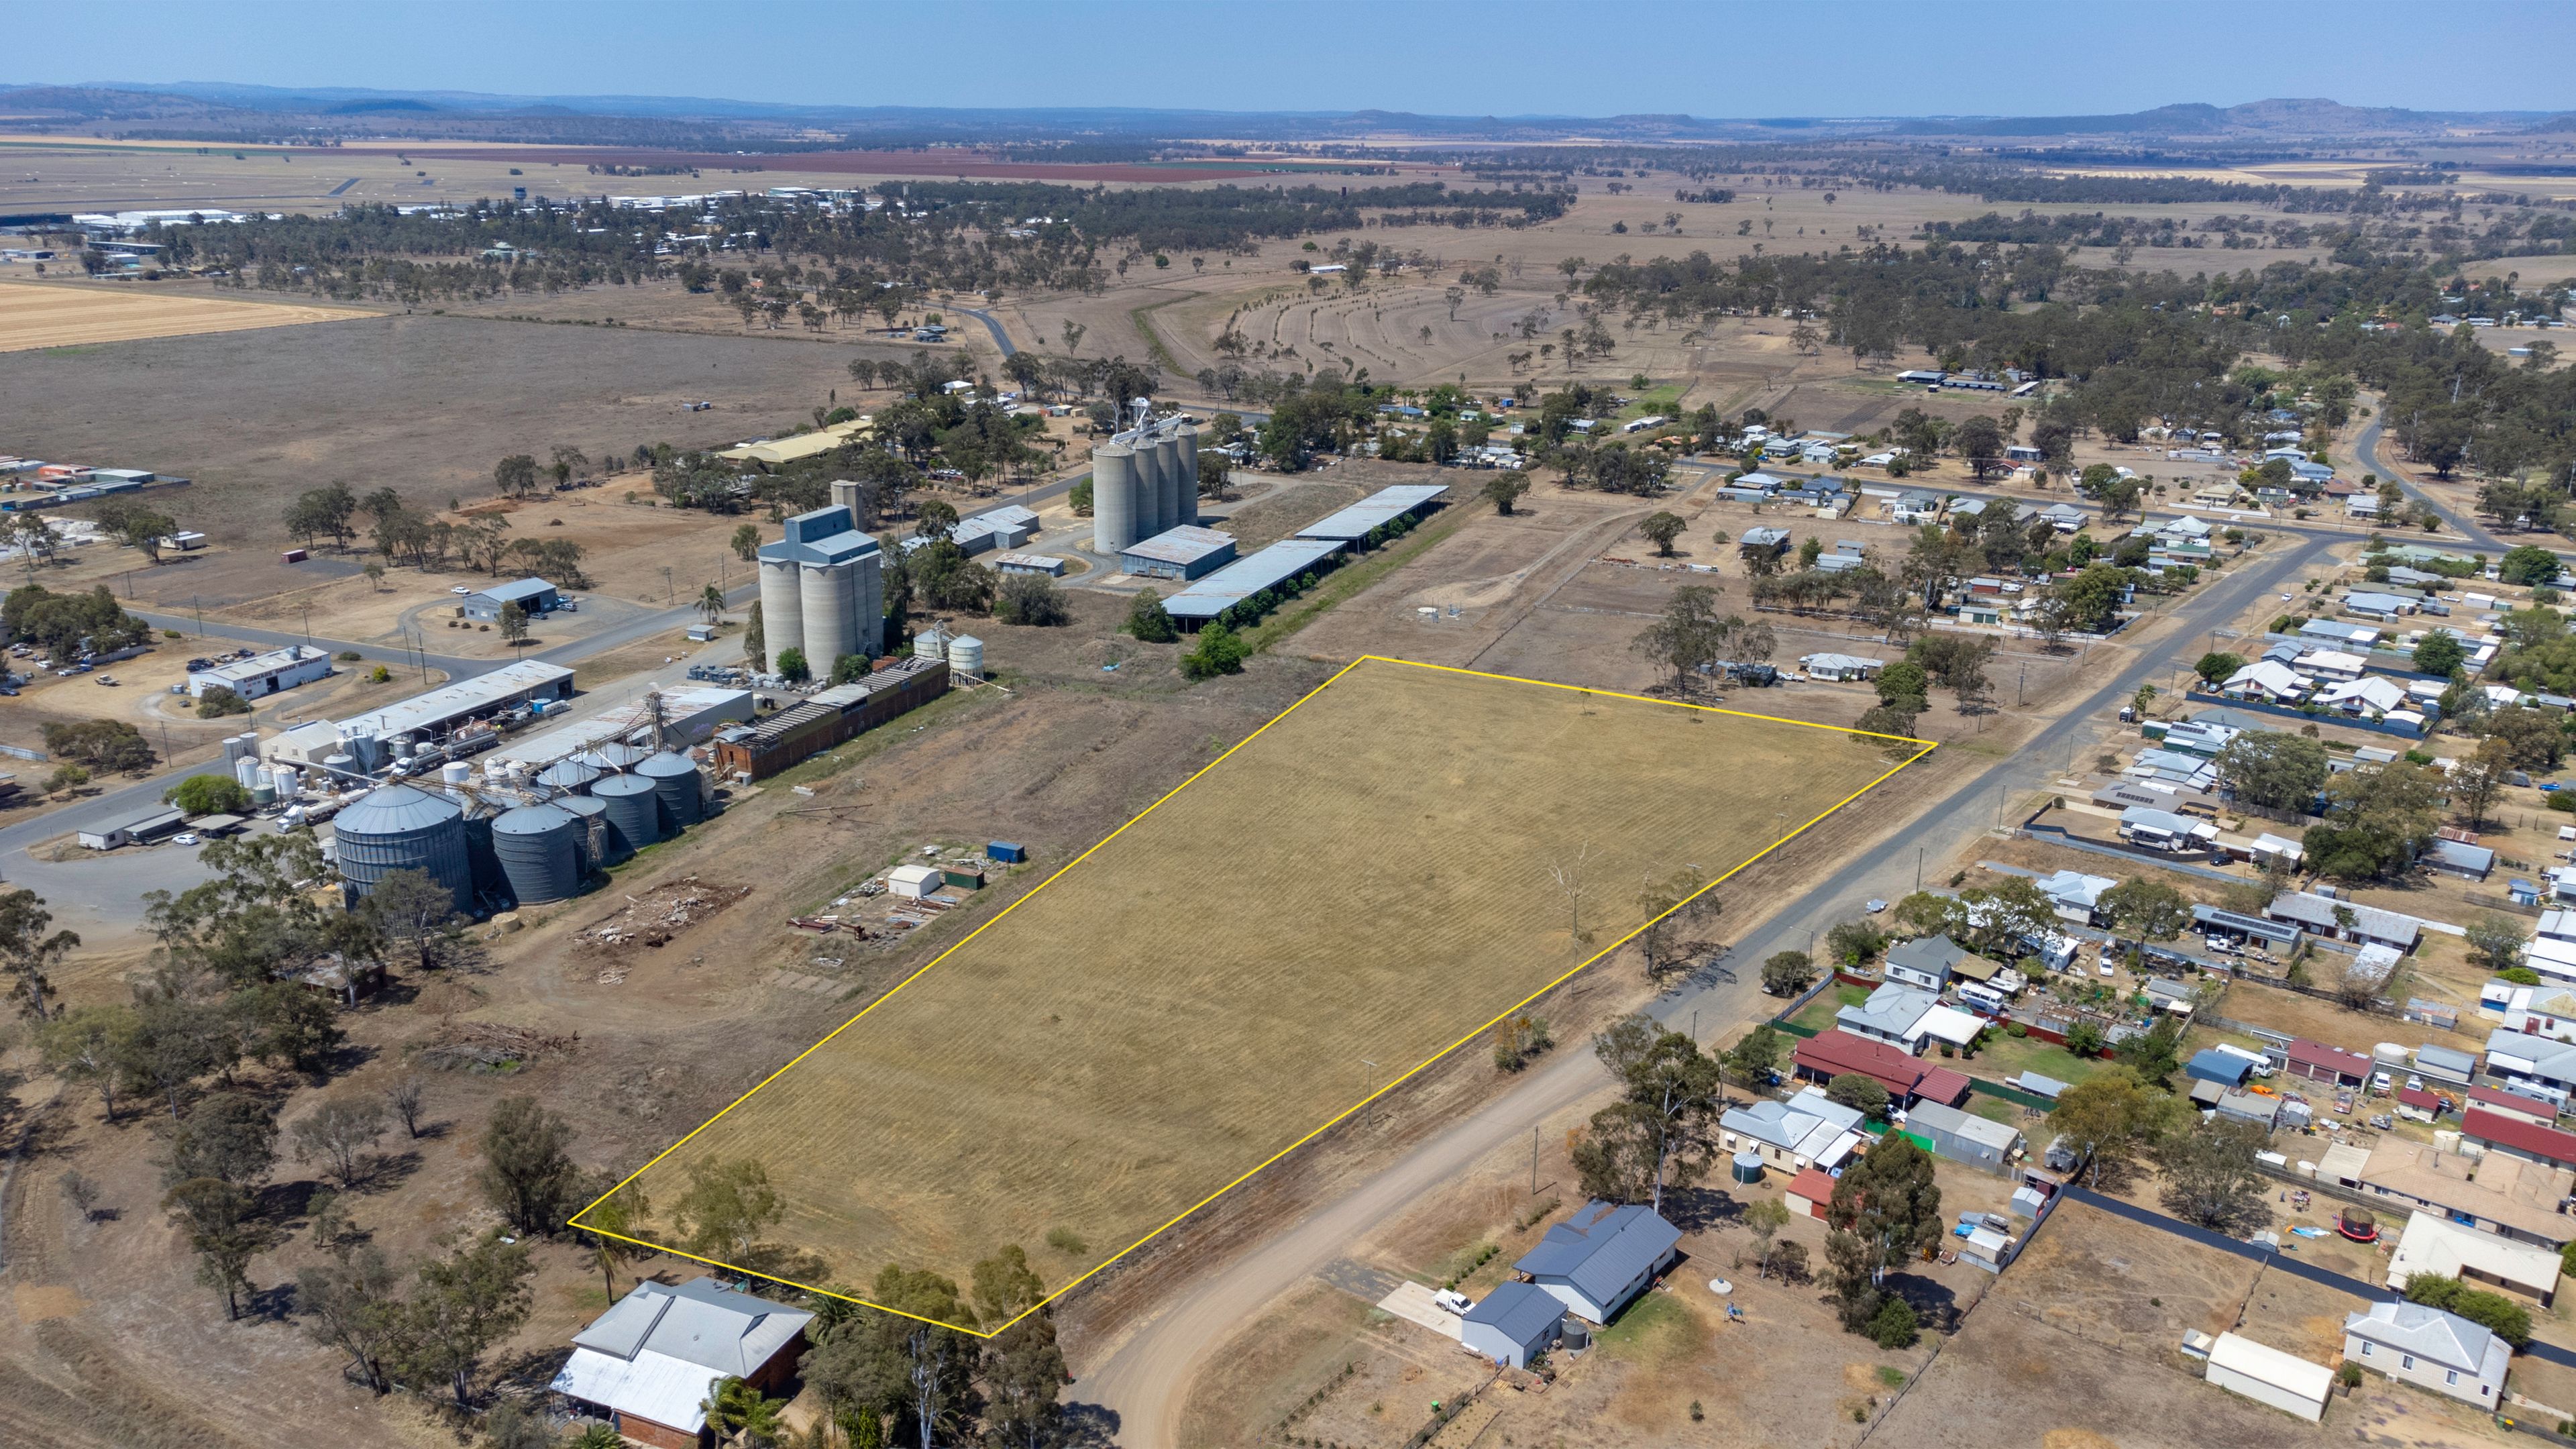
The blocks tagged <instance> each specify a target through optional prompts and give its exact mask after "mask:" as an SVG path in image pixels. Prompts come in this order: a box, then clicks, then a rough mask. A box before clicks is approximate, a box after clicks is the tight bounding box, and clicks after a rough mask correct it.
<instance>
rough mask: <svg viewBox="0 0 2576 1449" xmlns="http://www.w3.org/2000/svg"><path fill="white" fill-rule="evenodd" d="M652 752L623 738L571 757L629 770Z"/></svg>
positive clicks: (598, 764) (609, 768)
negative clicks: (639, 747) (628, 742)
mask: <svg viewBox="0 0 2576 1449" xmlns="http://www.w3.org/2000/svg"><path fill="white" fill-rule="evenodd" d="M782 647H783V646H782ZM652 753H653V752H652V751H651V750H643V749H637V748H636V747H635V746H633V745H630V744H627V743H626V742H625V741H623V740H602V741H601V742H600V743H598V744H595V745H593V746H591V747H590V748H589V749H586V750H584V751H582V752H581V753H580V754H578V755H575V756H573V758H574V759H576V760H579V761H581V762H582V763H583V764H585V765H596V766H598V767H599V768H600V769H601V770H602V771H615V770H631V769H634V768H635V766H636V765H637V764H638V763H640V762H641V761H643V760H645V759H647V758H649V757H650V756H651V755H652Z"/></svg>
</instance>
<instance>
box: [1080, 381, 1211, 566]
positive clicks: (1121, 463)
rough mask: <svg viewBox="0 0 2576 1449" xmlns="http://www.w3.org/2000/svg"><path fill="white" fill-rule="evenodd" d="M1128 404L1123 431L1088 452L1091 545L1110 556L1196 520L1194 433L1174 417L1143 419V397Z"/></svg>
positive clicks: (1145, 416) (1145, 409)
mask: <svg viewBox="0 0 2576 1449" xmlns="http://www.w3.org/2000/svg"><path fill="white" fill-rule="evenodd" d="M1128 406H1129V407H1130V408H1131V409H1132V410H1133V419H1132V421H1130V422H1129V424H1128V427H1127V430H1126V431H1125V432H1122V433H1118V434H1116V435H1114V436H1112V437H1111V438H1110V439H1109V441H1107V442H1105V443H1102V444H1100V445H1099V446H1098V447H1096V448H1093V449H1092V450H1091V544H1092V548H1093V549H1094V550H1095V551H1096V552H1098V553H1101V554H1104V555H1106V556H1108V557H1111V558H1115V557H1117V556H1118V555H1120V554H1122V553H1125V552H1126V551H1127V550H1128V549H1130V548H1132V547H1134V546H1135V544H1136V543H1137V541H1138V540H1140V539H1147V538H1152V537H1153V536H1154V535H1156V534H1158V533H1168V532H1170V531H1171V530H1173V529H1175V528H1179V527H1181V526H1182V525H1183V524H1195V523H1197V522H1198V521H1199V430H1198V429H1196V428H1194V427H1191V426H1190V425H1189V424H1187V423H1185V422H1183V421H1181V419H1180V418H1178V417H1170V418H1165V419H1163V420H1161V421H1159V422H1151V421H1148V420H1147V419H1148V416H1149V414H1150V413H1151V410H1152V406H1153V405H1152V403H1151V401H1150V400H1148V399H1146V398H1141V397H1140V398H1138V399H1136V400H1135V401H1134V402H1133V403H1130V404H1129V405H1128Z"/></svg>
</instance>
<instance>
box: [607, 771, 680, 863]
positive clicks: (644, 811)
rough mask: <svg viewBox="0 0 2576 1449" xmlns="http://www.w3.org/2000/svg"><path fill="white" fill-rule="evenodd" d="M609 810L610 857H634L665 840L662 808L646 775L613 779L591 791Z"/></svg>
mask: <svg viewBox="0 0 2576 1449" xmlns="http://www.w3.org/2000/svg"><path fill="white" fill-rule="evenodd" d="M590 796H591V798H592V799H594V800H597V801H600V802H601V803H603V804H604V805H606V807H607V809H608V829H609V832H610V837H611V838H610V840H609V850H610V853H612V854H614V855H618V856H626V855H632V854H634V853H635V852H636V851H638V850H641V849H643V848H644V847H645V846H648V845H651V844H652V843H653V842H654V841H657V840H659V839H661V838H662V807H661V804H660V803H659V802H658V801H657V800H656V799H655V798H654V790H653V782H652V781H651V780H648V779H646V778H645V777H643V776H642V775H610V776H608V777H606V778H605V779H602V780H600V781H599V782H597V783H596V784H593V785H592V786H591V787H590Z"/></svg>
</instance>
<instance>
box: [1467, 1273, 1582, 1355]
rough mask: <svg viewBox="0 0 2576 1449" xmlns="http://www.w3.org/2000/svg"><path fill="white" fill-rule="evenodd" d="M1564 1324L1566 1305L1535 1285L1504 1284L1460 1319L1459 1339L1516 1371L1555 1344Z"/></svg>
mask: <svg viewBox="0 0 2576 1449" xmlns="http://www.w3.org/2000/svg"><path fill="white" fill-rule="evenodd" d="M1564 1323H1565V1305H1564V1304H1563V1303H1560V1302H1558V1301H1557V1299H1556V1296H1555V1295H1554V1294H1552V1293H1550V1292H1548V1291H1547V1290H1546V1289H1544V1288H1541V1287H1539V1286H1538V1285H1537V1284H1535V1283H1519V1282H1513V1283H1505V1284H1503V1285H1502V1286H1501V1287H1499V1288H1496V1289H1495V1290H1494V1291H1493V1292H1491V1293H1488V1294H1486V1295H1485V1301H1484V1302H1482V1303H1479V1304H1477V1305H1476V1306H1475V1307H1473V1308H1470V1309H1468V1310H1467V1312H1466V1313H1465V1315H1463V1316H1462V1317H1461V1318H1460V1320H1459V1334H1458V1337H1459V1340H1460V1341H1461V1342H1463V1343H1465V1344H1466V1345H1467V1347H1469V1348H1471V1349H1474V1350H1475V1351H1476V1352H1478V1353H1481V1354H1483V1355H1484V1356H1485V1357H1487V1358H1489V1359H1492V1360H1493V1361H1494V1362H1496V1363H1499V1364H1505V1365H1508V1366H1510V1367H1512V1368H1516V1369H1525V1368H1528V1367H1529V1361H1530V1359H1531V1358H1532V1357H1534V1356H1536V1355H1537V1354H1539V1353H1540V1352H1542V1351H1544V1350H1545V1349H1546V1348H1547V1347H1548V1346H1549V1345H1551V1344H1553V1343H1555V1342H1556V1339H1557V1334H1558V1333H1559V1332H1560V1331H1561V1330H1562V1328H1563V1326H1564Z"/></svg>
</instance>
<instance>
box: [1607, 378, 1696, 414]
mask: <svg viewBox="0 0 2576 1449" xmlns="http://www.w3.org/2000/svg"><path fill="white" fill-rule="evenodd" d="M1681 405H1682V386H1681V384H1680V383H1677V382H1668V383H1665V384H1664V385H1663V386H1661V387H1655V388H1648V389H1647V390H1646V391H1644V392H1642V393H1640V394H1638V395H1637V400H1636V401H1635V402H1632V403H1630V404H1628V405H1627V406H1626V407H1624V408H1621V409H1620V410H1619V417H1618V419H1617V420H1618V421H1620V422H1625V421H1627V420H1628V419H1630V418H1643V417H1667V418H1668V417H1671V416H1673V415H1674V414H1675V413H1678V412H1680V411H1681Z"/></svg>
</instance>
